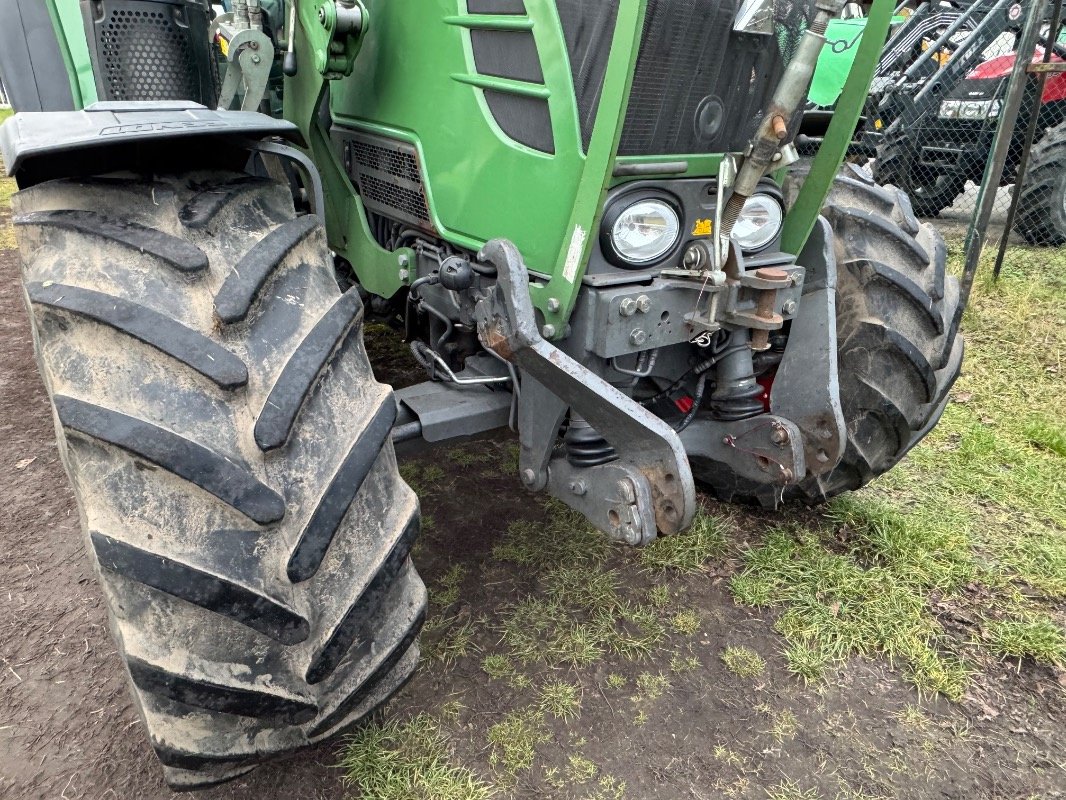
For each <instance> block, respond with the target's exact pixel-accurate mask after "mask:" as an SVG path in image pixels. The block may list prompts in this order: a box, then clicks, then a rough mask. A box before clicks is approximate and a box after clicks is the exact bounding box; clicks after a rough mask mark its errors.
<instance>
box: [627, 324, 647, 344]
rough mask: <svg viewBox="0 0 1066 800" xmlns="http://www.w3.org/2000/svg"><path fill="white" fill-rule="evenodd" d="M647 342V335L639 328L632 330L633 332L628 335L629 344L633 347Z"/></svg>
mask: <svg viewBox="0 0 1066 800" xmlns="http://www.w3.org/2000/svg"><path fill="white" fill-rule="evenodd" d="M646 341H648V334H647V332H646V331H642V330H641V329H640V328H634V329H633V332H632V333H631V334H629V343H630V344H635V345H638V346H639V345H642V344H644V343H645V342H646Z"/></svg>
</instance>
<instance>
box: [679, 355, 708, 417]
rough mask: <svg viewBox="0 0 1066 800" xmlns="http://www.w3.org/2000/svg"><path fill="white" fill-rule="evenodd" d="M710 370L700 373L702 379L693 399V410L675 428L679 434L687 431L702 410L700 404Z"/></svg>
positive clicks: (698, 382) (697, 383) (697, 384)
mask: <svg viewBox="0 0 1066 800" xmlns="http://www.w3.org/2000/svg"><path fill="white" fill-rule="evenodd" d="M709 369H710V368H709V367H708V369H707V370H704V371H703V372H701V373H700V379H699V380H698V381H697V382H696V395H695V396H694V397H693V398H692V408H690V409H689V410H688V413H687V414H685V418H684V419H683V420H681V422H679V423H678V424H677V426H676V427H675V428H674V430H675V431H677V432H678V433H681V431H683V430H685V428H687V427H688V426H689V425H691V424H692V420H694V419H696V414H697V413H698V412H699V410H700V403H702V402H703V390H704V388H705V387H706V386H707V372H708V370H709Z"/></svg>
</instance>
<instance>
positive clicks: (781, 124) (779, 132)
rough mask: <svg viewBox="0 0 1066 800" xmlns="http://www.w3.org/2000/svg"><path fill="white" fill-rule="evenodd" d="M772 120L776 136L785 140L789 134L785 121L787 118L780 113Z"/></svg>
mask: <svg viewBox="0 0 1066 800" xmlns="http://www.w3.org/2000/svg"><path fill="white" fill-rule="evenodd" d="M770 122H771V123H772V124H773V128H774V136H776V137H777V138H778V139H780V140H781V141H784V140H785V137H786V136H788V125H787V124H786V123H785V118H784V117H782V116H781V115H780V114H776V115H775V116H774V118H773V119H772V120H770Z"/></svg>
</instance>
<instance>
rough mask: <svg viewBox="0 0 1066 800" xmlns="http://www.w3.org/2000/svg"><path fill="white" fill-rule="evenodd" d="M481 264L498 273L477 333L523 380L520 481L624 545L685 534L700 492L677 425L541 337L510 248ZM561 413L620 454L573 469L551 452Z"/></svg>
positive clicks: (523, 274) (490, 249) (491, 250)
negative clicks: (658, 535)
mask: <svg viewBox="0 0 1066 800" xmlns="http://www.w3.org/2000/svg"><path fill="white" fill-rule="evenodd" d="M479 259H480V260H481V261H483V262H486V263H488V264H491V265H492V266H494V267H495V268H496V272H497V283H496V285H495V286H494V287H492V289H491V290H490V291H489V293H488V294H487V295H485V296H483V297H482V298H481V299H480V300H479V301H478V303H477V305H476V307H475V316H476V318H477V324H478V337H479V338H480V340H481V343H482V344H483V345H484V346H485V347H487V348H489V349H490V350H492V351H493V352H495V353H496V354H497V355H499V356H501V357H502V358H505V359H506V360H508V361H511V362H512V363H514V364H515V365H517V366H518V367H519V368H520V369H521V371H522V375H523V378H524V381H523V386H522V395H521V398H520V400H519V437H520V442H521V444H522V449H521V453H520V456H519V471H520V474H521V477H522V481H523V483H525V484H526V485H527V486H528V487H530V488H533V489H541V488H546V489H547V490H548V492H549V493H550V494H552V495H553V496H555V497H557V498H559V499H560V500H562V501H563V502H565V503H566V504H567V505H569V506H571V507H572V508H574V509H576V510H578V511H580V512H581V513H583V514H584V515H585V516H586V517H588V519H589V520H590V522H592V524H593V525H595V526H596V527H598V528H600V529H601V530H603V531H605V532H606V533H607V534H608V535H609V536H612V537H613V538H616V539H620V540H622V541H626V542H628V543H630V544H644V543H647V542H650V541H651V540H652V539H654V538H655V535H656V531H657V530H658V531H661V532H662V533H664V534H671V533H676V532H678V531H680V530H682V529H684V528H686V527H687V526H688V525H689V524H690V523H691V522H692V517H693V516H694V514H695V510H696V491H695V486H694V484H693V480H692V472H691V470H690V468H689V464H688V457H687V456H686V455H685V450H684V447H683V446H682V444H681V440H680V438H679V437H678V435H677V433H676V432H675V431H674V429H673V428H671V427H670V426H669V425H668V424H667V423H666V422H664V421H663V420H661V419H659V418H658V417H656V416H655V415H654V414H652V413H651V412H649V411H648V410H647V409H645V408H644V407H643V406H641V405H640V404H639V403H637V402H635V401H634V400H632V399H631V398H629V397H627V396H626V395H624V394H622V393H621V392H620V391H618V390H617V389H616V388H614V387H613V386H611V385H610V384H609V383H607V382H606V381H604V380H603V379H602V378H600V377H599V376H598V375H596V374H594V373H593V372H592V371H591V370H589V369H587V368H586V367H584V366H582V365H581V364H580V363H578V362H577V361H575V360H574V359H573V358H571V357H570V356H568V355H566V354H565V353H564V352H562V351H561V350H560V349H559V348H557V347H556V346H555V345H553V344H551V343H549V342H548V341H546V340H545V339H544V338H543V337H542V336H541V335H540V331H539V330H538V329H537V323H536V317H535V315H534V310H533V304H532V302H531V301H530V295H529V277H528V272H527V270H526V266H525V264H524V263H523V261H522V257H521V255H520V254H519V252H518V249H517V248H516V247H515V246H514V244H512V243H511V242H509V241H506V240H502V239H494V240H492V241H490V242H488V243H487V244H486V245H485V246H484V247H483V248H482V250H481V252H480V254H479ZM567 409H570V411H571V414H572V415H577V416H580V417H581V418H583V419H584V420H585V421H587V422H588V423H589V425H591V426H592V427H593V428H595V430H596V431H598V432H599V434H600V435H601V436H603V437H604V439H606V440H607V442H608V443H609V444H610V445H611V446H612V447H613V448H614V450H615V452H616V454H617V458H616V459H614V460H612V461H610V462H608V463H605V464H600V465H598V466H575V465H573V464H571V463H570V462H568V461H567V459H566V457H565V455H562V454H553V453H552V446H553V445H554V444H555V439H556V437H557V435H558V430H559V424H560V423H561V421H562V419H563V416H564V415H565V413H566V411H567Z"/></svg>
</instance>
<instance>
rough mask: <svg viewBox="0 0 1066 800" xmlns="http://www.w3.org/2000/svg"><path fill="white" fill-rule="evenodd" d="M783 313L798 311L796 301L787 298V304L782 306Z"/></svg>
mask: <svg viewBox="0 0 1066 800" xmlns="http://www.w3.org/2000/svg"><path fill="white" fill-rule="evenodd" d="M781 313H783V314H795V313H796V301H795V300H786V301H785V304H784V305H783V306H781Z"/></svg>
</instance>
